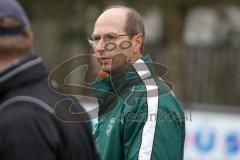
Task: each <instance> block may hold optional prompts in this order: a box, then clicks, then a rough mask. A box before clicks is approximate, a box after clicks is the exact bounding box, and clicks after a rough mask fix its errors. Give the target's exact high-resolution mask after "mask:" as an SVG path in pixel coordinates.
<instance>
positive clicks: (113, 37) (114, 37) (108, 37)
mask: <svg viewBox="0 0 240 160" xmlns="http://www.w3.org/2000/svg"><path fill="white" fill-rule="evenodd" d="M105 39H106V40H107V41H112V40H115V39H116V36H114V35H106V36H105Z"/></svg>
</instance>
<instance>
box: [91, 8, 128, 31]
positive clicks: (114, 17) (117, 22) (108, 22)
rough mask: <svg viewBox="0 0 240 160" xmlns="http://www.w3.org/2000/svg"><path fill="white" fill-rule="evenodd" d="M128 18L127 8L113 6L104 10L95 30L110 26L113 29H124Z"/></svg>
mask: <svg viewBox="0 0 240 160" xmlns="http://www.w3.org/2000/svg"><path fill="white" fill-rule="evenodd" d="M126 19H127V10H126V9H124V8H111V9H108V10H106V11H105V12H103V13H102V14H101V15H100V16H99V17H98V19H97V21H96V23H95V28H94V30H96V29H97V30H99V29H100V30H101V29H104V28H109V29H113V30H119V29H121V30H122V29H123V28H124V26H125V22H126Z"/></svg>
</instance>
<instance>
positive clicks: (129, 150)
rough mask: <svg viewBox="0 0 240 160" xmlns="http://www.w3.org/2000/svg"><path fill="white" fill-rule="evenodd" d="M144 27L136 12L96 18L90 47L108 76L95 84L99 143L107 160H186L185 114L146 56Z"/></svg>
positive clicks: (115, 11)
mask: <svg viewBox="0 0 240 160" xmlns="http://www.w3.org/2000/svg"><path fill="white" fill-rule="evenodd" d="M144 36H145V32H144V24H143V20H142V18H141V16H140V15H139V14H138V13H137V12H136V11H135V10H133V9H131V8H127V7H123V6H113V7H110V8H108V9H106V10H105V11H104V12H103V13H102V14H101V15H100V16H99V17H98V19H97V21H96V23H95V27H94V31H93V34H92V37H91V38H90V39H89V41H90V44H91V45H92V46H93V50H94V52H95V55H96V56H97V59H98V61H99V64H100V65H101V67H102V70H103V71H105V72H107V73H109V77H107V78H102V79H100V80H99V81H97V82H96V83H95V84H94V85H93V90H94V91H95V93H96V96H97V98H98V100H99V104H100V107H99V118H98V125H97V128H96V131H95V141H96V144H97V147H98V149H99V152H100V155H101V158H102V159H103V160H109V159H111V160H118V159H119V160H133V159H139V160H150V159H151V160H182V159H183V148H184V138H185V122H184V113H183V111H182V109H181V106H180V104H179V103H178V102H177V100H176V97H175V96H174V94H173V92H172V91H171V90H170V89H169V88H168V87H167V85H165V83H164V82H163V80H162V79H161V78H160V77H159V76H158V75H157V73H156V71H155V69H154V67H153V66H154V65H153V62H152V61H151V59H150V57H149V56H148V55H145V56H143V55H142V49H143V42H144Z"/></svg>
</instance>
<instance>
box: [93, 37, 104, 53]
mask: <svg viewBox="0 0 240 160" xmlns="http://www.w3.org/2000/svg"><path fill="white" fill-rule="evenodd" d="M104 47H105V43H104V41H103V39H100V41H99V42H98V43H97V44H96V46H95V49H96V51H97V52H101V51H104Z"/></svg>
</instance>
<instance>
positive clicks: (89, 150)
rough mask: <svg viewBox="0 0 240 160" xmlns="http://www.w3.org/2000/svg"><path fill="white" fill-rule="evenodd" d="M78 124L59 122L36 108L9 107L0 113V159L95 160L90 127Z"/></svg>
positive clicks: (21, 104)
mask: <svg viewBox="0 0 240 160" xmlns="http://www.w3.org/2000/svg"><path fill="white" fill-rule="evenodd" d="M78 125H79V126H77V124H70V123H67V124H63V122H58V120H57V119H56V117H55V116H54V115H50V114H49V113H47V112H46V111H44V110H42V109H39V106H36V105H32V104H26V103H25V104H24V103H16V104H15V105H11V106H8V107H7V108H6V109H4V110H2V111H1V112H0V142H1V145H0V159H1V160H33V159H35V160H61V159H68V160H77V159H98V158H96V157H97V154H95V153H96V152H95V147H94V143H93V142H92V139H91V134H90V131H89V128H88V127H87V125H85V124H84V125H82V124H79V123H78ZM86 129H87V130H86Z"/></svg>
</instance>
